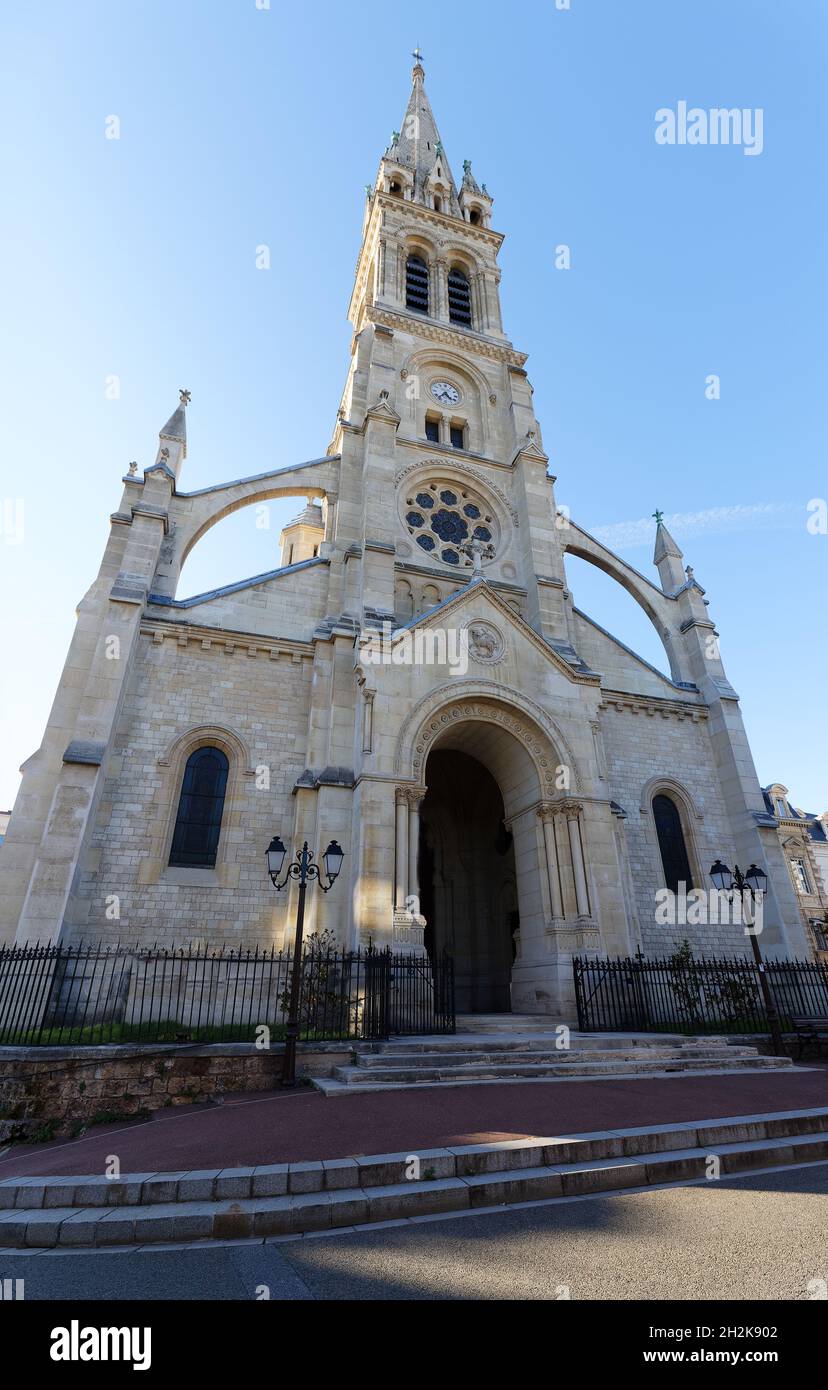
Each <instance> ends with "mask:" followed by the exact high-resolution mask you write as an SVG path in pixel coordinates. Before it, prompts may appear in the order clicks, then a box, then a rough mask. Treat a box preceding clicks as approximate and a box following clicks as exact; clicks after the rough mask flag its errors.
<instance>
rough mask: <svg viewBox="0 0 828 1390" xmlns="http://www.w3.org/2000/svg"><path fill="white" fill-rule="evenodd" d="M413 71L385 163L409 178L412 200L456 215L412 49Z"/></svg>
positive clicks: (442, 151) (446, 169)
mask: <svg viewBox="0 0 828 1390" xmlns="http://www.w3.org/2000/svg"><path fill="white" fill-rule="evenodd" d="M413 57H414V59H415V63H414V69H413V71H412V73H411V83H412V86H411V96H410V97H409V99H408V106H407V107H406V110H405V115H404V117H403V121H402V127H401V129H400V130H399V131H396V130H395V131H393V132H392V136H391V143H390V144H389V146H388V148H387V150H386V151H385V156H384V158H385V160H387V161H388V162H389V163H392V164H398V165H400V166H401V167H402V168H403V169H405V170H406V172H408V173H409V174H410V175H411V177H412V179H413V189H412V201H413V202H415V203H424V204H426V205H429V206H430V205H433V202H434V198H435V197H438V198H440V199H441V202H442V210H443V211H444V212H447V213H451V214H453V215H454V216H455V217H459V215H460V204H459V201H458V197H457V185H456V184H455V182H454V175H453V174H452V172H451V166H450V165H449V162H448V159H447V158H446V151H445V147H444V145H443V142H442V140H441V139H440V132H439V130H438V129H437V122H436V121H435V119H434V112H433V111H432V109H431V103H430V102H429V99H428V96H427V95H426V90H425V85H424V84H425V69H424V68H423V64H422V57H423V55H422V53H421V52H420V50H419V48H416V49H415V50H414V54H413Z"/></svg>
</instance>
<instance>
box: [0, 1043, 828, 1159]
mask: <svg viewBox="0 0 828 1390" xmlns="http://www.w3.org/2000/svg"><path fill="white" fill-rule="evenodd" d="M822 1105H825V1106H828V1068H825V1067H816V1068H814V1069H813V1070H804V1069H802V1070H794V1071H790V1072H786V1073H785V1074H784V1075H783V1074H781V1073H779V1072H775V1073H774V1072H758V1073H757V1072H754V1073H753V1074H751V1075H743V1076H687V1077H670V1078H669V1079H667V1078H665V1079H663V1080H661V1079H659V1080H645V1079H634V1078H631V1079H630V1080H626V1081H620V1080H613V1081H577V1082H573V1081H569V1082H558V1083H552V1084H549V1085H539V1084H526V1085H521V1084H519V1083H518V1084H513V1085H498V1084H497V1083H493V1084H491V1085H486V1086H445V1087H434V1088H433V1089H427V1090H422V1091H417V1092H410V1091H409V1092H405V1091H379V1092H374V1093H372V1094H368V1095H361V1096H359V1095H358V1096H333V1097H330V1098H326V1097H325V1096H322V1095H320V1094H319V1092H317V1091H305V1090H302V1091H296V1092H284V1091H260V1092H258V1093H257V1094H253V1095H250V1094H248V1095H237V1096H228V1098H227V1099H226V1100H225V1101H224V1104H223V1105H211V1106H199V1107H197V1108H196V1107H193V1108H191V1109H190V1108H188V1109H186V1110H184V1109H182V1110H177V1111H176V1112H175V1113H174V1114H170V1112H169V1110H159V1111H158V1112H157V1113H156V1114H155V1115H154V1116H153V1118H152V1119H150V1120H146V1121H137V1122H135V1123H133V1124H129V1125H105V1126H104V1125H102V1126H100V1127H96V1128H95V1129H93V1130H90V1131H89V1132H88V1133H87V1134H86V1135H84V1136H83V1137H82V1138H80V1139H73V1140H69V1141H66V1140H56V1141H55V1142H54V1143H51V1144H38V1145H15V1146H14V1147H13V1148H11V1149H10V1150H9V1151H8V1152H6V1153H5V1154H3V1155H2V1157H0V1178H7V1177H15V1176H33V1177H34V1176H42V1175H45V1174H67V1175H74V1174H78V1173H100V1172H103V1171H104V1163H105V1160H106V1157H107V1155H109V1154H113V1153H114V1154H117V1155H118V1157H119V1158H120V1162H121V1171H122V1172H124V1173H126V1172H133V1173H147V1172H161V1171H166V1172H177V1171H180V1170H189V1169H193V1168H233V1167H239V1166H247V1165H250V1164H256V1163H283V1162H287V1161H290V1160H301V1159H314V1158H347V1157H350V1156H352V1155H355V1154H371V1153H395V1152H399V1151H401V1150H402V1151H405V1152H408V1151H409V1150H411V1149H414V1150H416V1149H423V1148H433V1147H440V1146H443V1145H446V1144H474V1143H484V1142H490V1141H493V1140H497V1139H519V1138H529V1137H531V1136H532V1135H541V1136H548V1135H563V1134H577V1133H579V1132H583V1131H588V1130H595V1129H618V1128H625V1127H627V1126H631V1125H644V1124H663V1123H669V1122H671V1121H673V1120H705V1119H714V1118H716V1117H717V1116H724V1115H750V1114H756V1113H758V1112H763V1111H771V1110H800V1109H807V1108H808V1107H810V1106H822Z"/></svg>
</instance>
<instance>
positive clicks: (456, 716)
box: [395, 681, 581, 797]
mask: <svg viewBox="0 0 828 1390" xmlns="http://www.w3.org/2000/svg"><path fill="white" fill-rule="evenodd" d="M464 686H465V689H464ZM464 721H484V722H486V723H490V724H496V725H498V726H499V727H500V728H502V729H506V730H507V731H508V732H509V733H511V734H512V735H513V736H514V737H515V738H517V739H518V740H519V741H520V742H521V743H522V744H523V745H524V747H525V748H526V749H527V751H528V752H529V754H530V755H531V757H532V760H533V762H534V764H535V767H536V768H537V771H538V777H539V780H540V785H541V789H542V794H543V795H544V796H549V797H552V796H556V794H557V789H556V773H557V769H558V767H559V766H560V765H561V764H562V763H565V764H566V765H567V766H568V767H569V769H570V777H571V782H572V785H573V787H574V788H575V789H576V790H580V788H581V782H580V778H579V775H578V769H577V766H576V764H575V759H574V757H573V755H572V750H571V749H570V747H569V744H568V742H567V740H566V738H565V737H564V735H563V734H562V733H561V731H560V729H559V728H558V727H557V725H556V724H555V722H554V720H552V719H551V718H550V717H549V715H548V714H546V712H545V711H544V710H542V709H541V708H540V706H538V705H535V704H534V701H531V700H528V699H527V698H526V697H525V696H519V697H518V696H516V694H515V692H514V691H510V690H507V689H506V688H505V687H504V686H500V685H498V684H497V683H496V682H494V681H467V682H452V685H451V686H444V687H442V689H440V690H437V691H433V692H432V693H431V694H430V695H428V696H426V697H425V699H423V700H421V701H420V703H419V704H418V705H417V706H416V707H415V709H414V710H412V712H411V714H410V715H409V717H408V719H407V720H406V722H405V724H404V725H403V727H402V729H401V730H400V736H399V740H398V743H397V757H396V761H395V768H396V771H397V772H398V773H399V774H402V775H411V776H413V777H415V778H416V779H417V781H418V782H421V781H422V780H423V771H424V768H425V764H426V759H427V757H428V754H429V752H430V749H431V745H432V744H433V742H434V740H435V739H436V738H437V736H438V735H439V734H441V733H444V732H445V730H446V729H447V728H448V727H450V726H451V725H452V724H454V723H462V722H464ZM409 770H410V771H409Z"/></svg>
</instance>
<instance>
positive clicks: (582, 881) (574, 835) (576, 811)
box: [561, 801, 589, 917]
mask: <svg viewBox="0 0 828 1390" xmlns="http://www.w3.org/2000/svg"><path fill="white" fill-rule="evenodd" d="M561 810H562V811H563V813H564V815H565V816H566V824H567V829H568V831H569V848H570V850H571V852H572V873H573V875H574V877H575V900H576V902H577V905H578V916H579V917H589V894H588V892H587V882H586V870H585V868H584V851H583V846H582V844H581V827H580V823H579V822H580V818H581V807H580V805H579V804H578V802H577V801H566V802H564V804H563V806H562V807H561Z"/></svg>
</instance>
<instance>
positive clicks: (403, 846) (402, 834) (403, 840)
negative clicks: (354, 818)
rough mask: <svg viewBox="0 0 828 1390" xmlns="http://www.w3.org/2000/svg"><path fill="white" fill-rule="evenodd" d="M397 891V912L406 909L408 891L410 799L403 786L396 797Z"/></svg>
mask: <svg viewBox="0 0 828 1390" xmlns="http://www.w3.org/2000/svg"><path fill="white" fill-rule="evenodd" d="M396 847H397V852H396V891H395V894H394V906H395V908H396V910H397V912H404V911H405V899H406V894H407V892H408V799H407V796H406V792H405V789H404V788H403V787H400V788H398V790H397V799H396Z"/></svg>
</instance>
